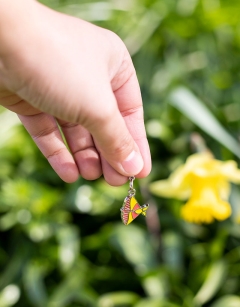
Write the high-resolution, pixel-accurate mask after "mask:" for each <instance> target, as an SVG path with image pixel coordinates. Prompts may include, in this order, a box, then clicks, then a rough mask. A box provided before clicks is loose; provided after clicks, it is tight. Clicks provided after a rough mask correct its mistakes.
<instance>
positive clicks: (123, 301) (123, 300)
mask: <svg viewBox="0 0 240 307" xmlns="http://www.w3.org/2000/svg"><path fill="white" fill-rule="evenodd" d="M138 300H139V296H138V295H137V294H136V293H133V292H113V293H107V294H104V295H102V296H100V298H99V300H98V304H97V306H98V307H117V306H119V307H120V306H124V307H130V306H133V304H135V303H136V302H137V301H138Z"/></svg>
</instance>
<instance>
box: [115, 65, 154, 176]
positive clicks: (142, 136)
mask: <svg viewBox="0 0 240 307" xmlns="http://www.w3.org/2000/svg"><path fill="white" fill-rule="evenodd" d="M131 65H132V63H131ZM113 91H114V95H115V97H116V100H117V103H118V108H119V111H120V112H121V114H122V116H123V118H124V120H125V123H126V126H127V128H128V130H129V132H130V134H131V135H132V137H133V139H134V140H135V142H136V144H137V145H138V147H139V150H140V153H141V155H142V158H143V161H144V167H143V169H142V170H141V172H140V173H139V174H138V175H137V177H138V178H143V177H146V176H147V175H148V174H149V173H150V171H151V156H150V150H149V144H148V140H147V136H146V131H145V126H144V116H143V106H142V97H141V92H140V87H139V83H138V80H137V76H136V73H135V70H134V68H133V66H132V73H131V75H130V77H129V79H128V80H127V81H126V82H125V83H124V84H123V85H122V86H121V87H119V88H116V89H114V87H113Z"/></svg>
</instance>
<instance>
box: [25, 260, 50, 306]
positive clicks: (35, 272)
mask: <svg viewBox="0 0 240 307" xmlns="http://www.w3.org/2000/svg"><path fill="white" fill-rule="evenodd" d="M44 276H45V268H44V267H43V266H42V265H41V264H40V263H37V262H32V263H30V264H29V265H28V266H27V267H26V269H25V271H24V276H23V281H24V286H25V289H26V293H27V295H28V297H29V299H30V300H31V301H32V303H33V304H34V306H36V307H46V305H47V293H46V289H45V286H44V282H43V278H44Z"/></svg>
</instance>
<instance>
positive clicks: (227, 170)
mask: <svg viewBox="0 0 240 307" xmlns="http://www.w3.org/2000/svg"><path fill="white" fill-rule="evenodd" d="M229 181H230V182H234V183H240V170H239V169H238V168H237V164H236V162H235V161H227V162H222V161H219V160H216V159H214V157H213V156H212V155H211V154H210V153H206V152H204V153H199V154H194V155H192V156H190V157H189V158H188V159H187V161H186V163H185V164H184V165H182V166H180V167H178V168H177V169H176V170H175V171H174V172H173V173H172V174H171V176H170V177H169V178H168V179H167V180H160V181H156V182H153V183H152V184H151V185H150V190H151V192H152V193H154V194H156V195H158V196H163V197H168V198H177V199H181V200H185V199H188V198H189V200H188V201H187V203H186V204H185V205H184V206H183V207H182V209H181V215H182V217H183V218H184V219H185V220H186V221H188V222H192V223H212V222H213V221H214V219H216V220H219V221H222V220H225V219H226V218H228V217H229V216H230V215H231V207H230V204H229V203H228V201H227V200H228V197H229V194H230V184H229Z"/></svg>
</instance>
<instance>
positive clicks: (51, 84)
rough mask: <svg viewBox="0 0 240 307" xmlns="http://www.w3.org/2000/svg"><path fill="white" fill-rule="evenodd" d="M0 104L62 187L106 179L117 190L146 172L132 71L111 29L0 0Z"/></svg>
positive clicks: (35, 6) (32, 5)
mask: <svg viewBox="0 0 240 307" xmlns="http://www.w3.org/2000/svg"><path fill="white" fill-rule="evenodd" d="M19 2H20V3H19ZM0 104H2V105H3V106H5V107H6V108H8V109H9V110H12V111H14V112H16V113H17V114H18V115H19V118H20V120H21V121H22V123H23V124H24V126H25V127H26V129H27V130H28V132H29V133H30V135H31V136H32V138H33V140H34V141H35V143H36V144H37V146H38V147H39V149H40V150H41V151H42V153H43V154H44V155H45V156H46V157H47V159H48V161H49V163H50V164H51V166H52V167H53V169H54V170H55V171H56V172H57V173H58V175H59V176H60V177H61V178H62V179H63V180H65V181H67V182H73V181H75V180H76V179H77V178H78V176H79V173H80V175H81V176H83V177H84V178H86V179H89V180H91V179H96V178H98V177H99V176H100V175H101V174H102V173H103V175H104V177H105V179H106V181H107V182H108V183H110V184H112V185H121V184H123V183H124V182H126V180H127V178H126V176H130V175H137V177H145V176H147V175H148V173H149V172H150V168H151V159H150V154H149V147H148V142H147V139H146V134H145V129H144V122H143V110H142V100H141V94H140V90H139V85H138V81H137V78H136V74H135V70H134V67H133V64H132V61H131V58H130V56H129V54H128V52H127V50H126V47H125V46H124V44H123V42H122V41H121V40H120V39H119V37H117V36H116V35H115V34H114V33H112V32H110V31H108V30H105V29H102V28H99V27H96V26H94V25H92V24H90V23H87V22H85V21H82V20H79V19H76V18H73V17H70V16H67V15H63V14H60V13H57V12H55V11H53V10H50V9H48V8H47V7H45V6H42V5H41V4H39V3H37V2H35V1H32V0H24V1H18V0H9V1H4V0H0ZM57 122H58V124H59V125H60V126H61V127H62V130H63V133H64V135H65V138H66V140H67V143H68V145H69V148H70V150H71V153H72V155H73V156H72V155H71V154H70V153H69V151H68V150H67V148H66V146H65V145H64V142H63V140H62V138H61V135H60V132H59V129H58V126H57Z"/></svg>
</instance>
